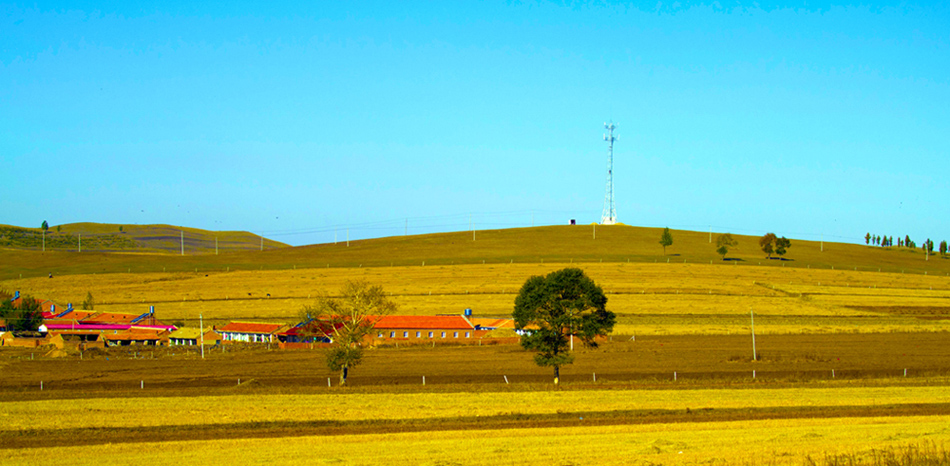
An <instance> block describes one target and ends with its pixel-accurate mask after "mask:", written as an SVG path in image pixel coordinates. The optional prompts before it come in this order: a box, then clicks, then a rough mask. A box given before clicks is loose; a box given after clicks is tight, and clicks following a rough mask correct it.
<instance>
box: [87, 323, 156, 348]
mask: <svg viewBox="0 0 950 466" xmlns="http://www.w3.org/2000/svg"><path fill="white" fill-rule="evenodd" d="M168 334H169V331H168V330H164V329H159V328H143V327H131V328H129V329H128V330H123V331H119V332H114V333H103V334H102V338H103V339H104V340H105V343H106V345H108V346H130V345H145V346H168Z"/></svg>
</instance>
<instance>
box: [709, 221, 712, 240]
mask: <svg viewBox="0 0 950 466" xmlns="http://www.w3.org/2000/svg"><path fill="white" fill-rule="evenodd" d="M709 244H712V225H709Z"/></svg>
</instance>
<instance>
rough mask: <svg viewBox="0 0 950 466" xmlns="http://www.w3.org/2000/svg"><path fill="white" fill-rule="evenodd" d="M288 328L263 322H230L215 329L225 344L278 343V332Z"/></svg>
mask: <svg viewBox="0 0 950 466" xmlns="http://www.w3.org/2000/svg"><path fill="white" fill-rule="evenodd" d="M285 328H287V325H284V324H273V323H261V322H229V323H228V324H227V325H225V326H224V327H221V328H218V329H215V330H217V332H218V333H220V334H221V340H222V341H224V342H235V341H243V342H249V343H276V342H277V332H279V331H281V330H283V329H285Z"/></svg>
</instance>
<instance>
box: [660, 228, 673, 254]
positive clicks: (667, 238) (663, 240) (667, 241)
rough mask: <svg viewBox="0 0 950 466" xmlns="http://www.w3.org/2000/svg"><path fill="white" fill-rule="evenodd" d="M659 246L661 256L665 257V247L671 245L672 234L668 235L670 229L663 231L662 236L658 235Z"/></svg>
mask: <svg viewBox="0 0 950 466" xmlns="http://www.w3.org/2000/svg"><path fill="white" fill-rule="evenodd" d="M660 244H661V245H662V246H663V255H664V256H665V255H666V247H667V246H672V245H673V234H672V233H670V227H666V228H664V229H663V234H662V235H660Z"/></svg>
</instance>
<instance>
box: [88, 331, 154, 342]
mask: <svg viewBox="0 0 950 466" xmlns="http://www.w3.org/2000/svg"><path fill="white" fill-rule="evenodd" d="M162 333H164V330H156V331H152V332H142V331H132V330H127V331H124V332H118V333H103V334H102V337H103V338H105V339H106V340H135V341H141V340H161V339H162V338H163V337H164V335H162Z"/></svg>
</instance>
